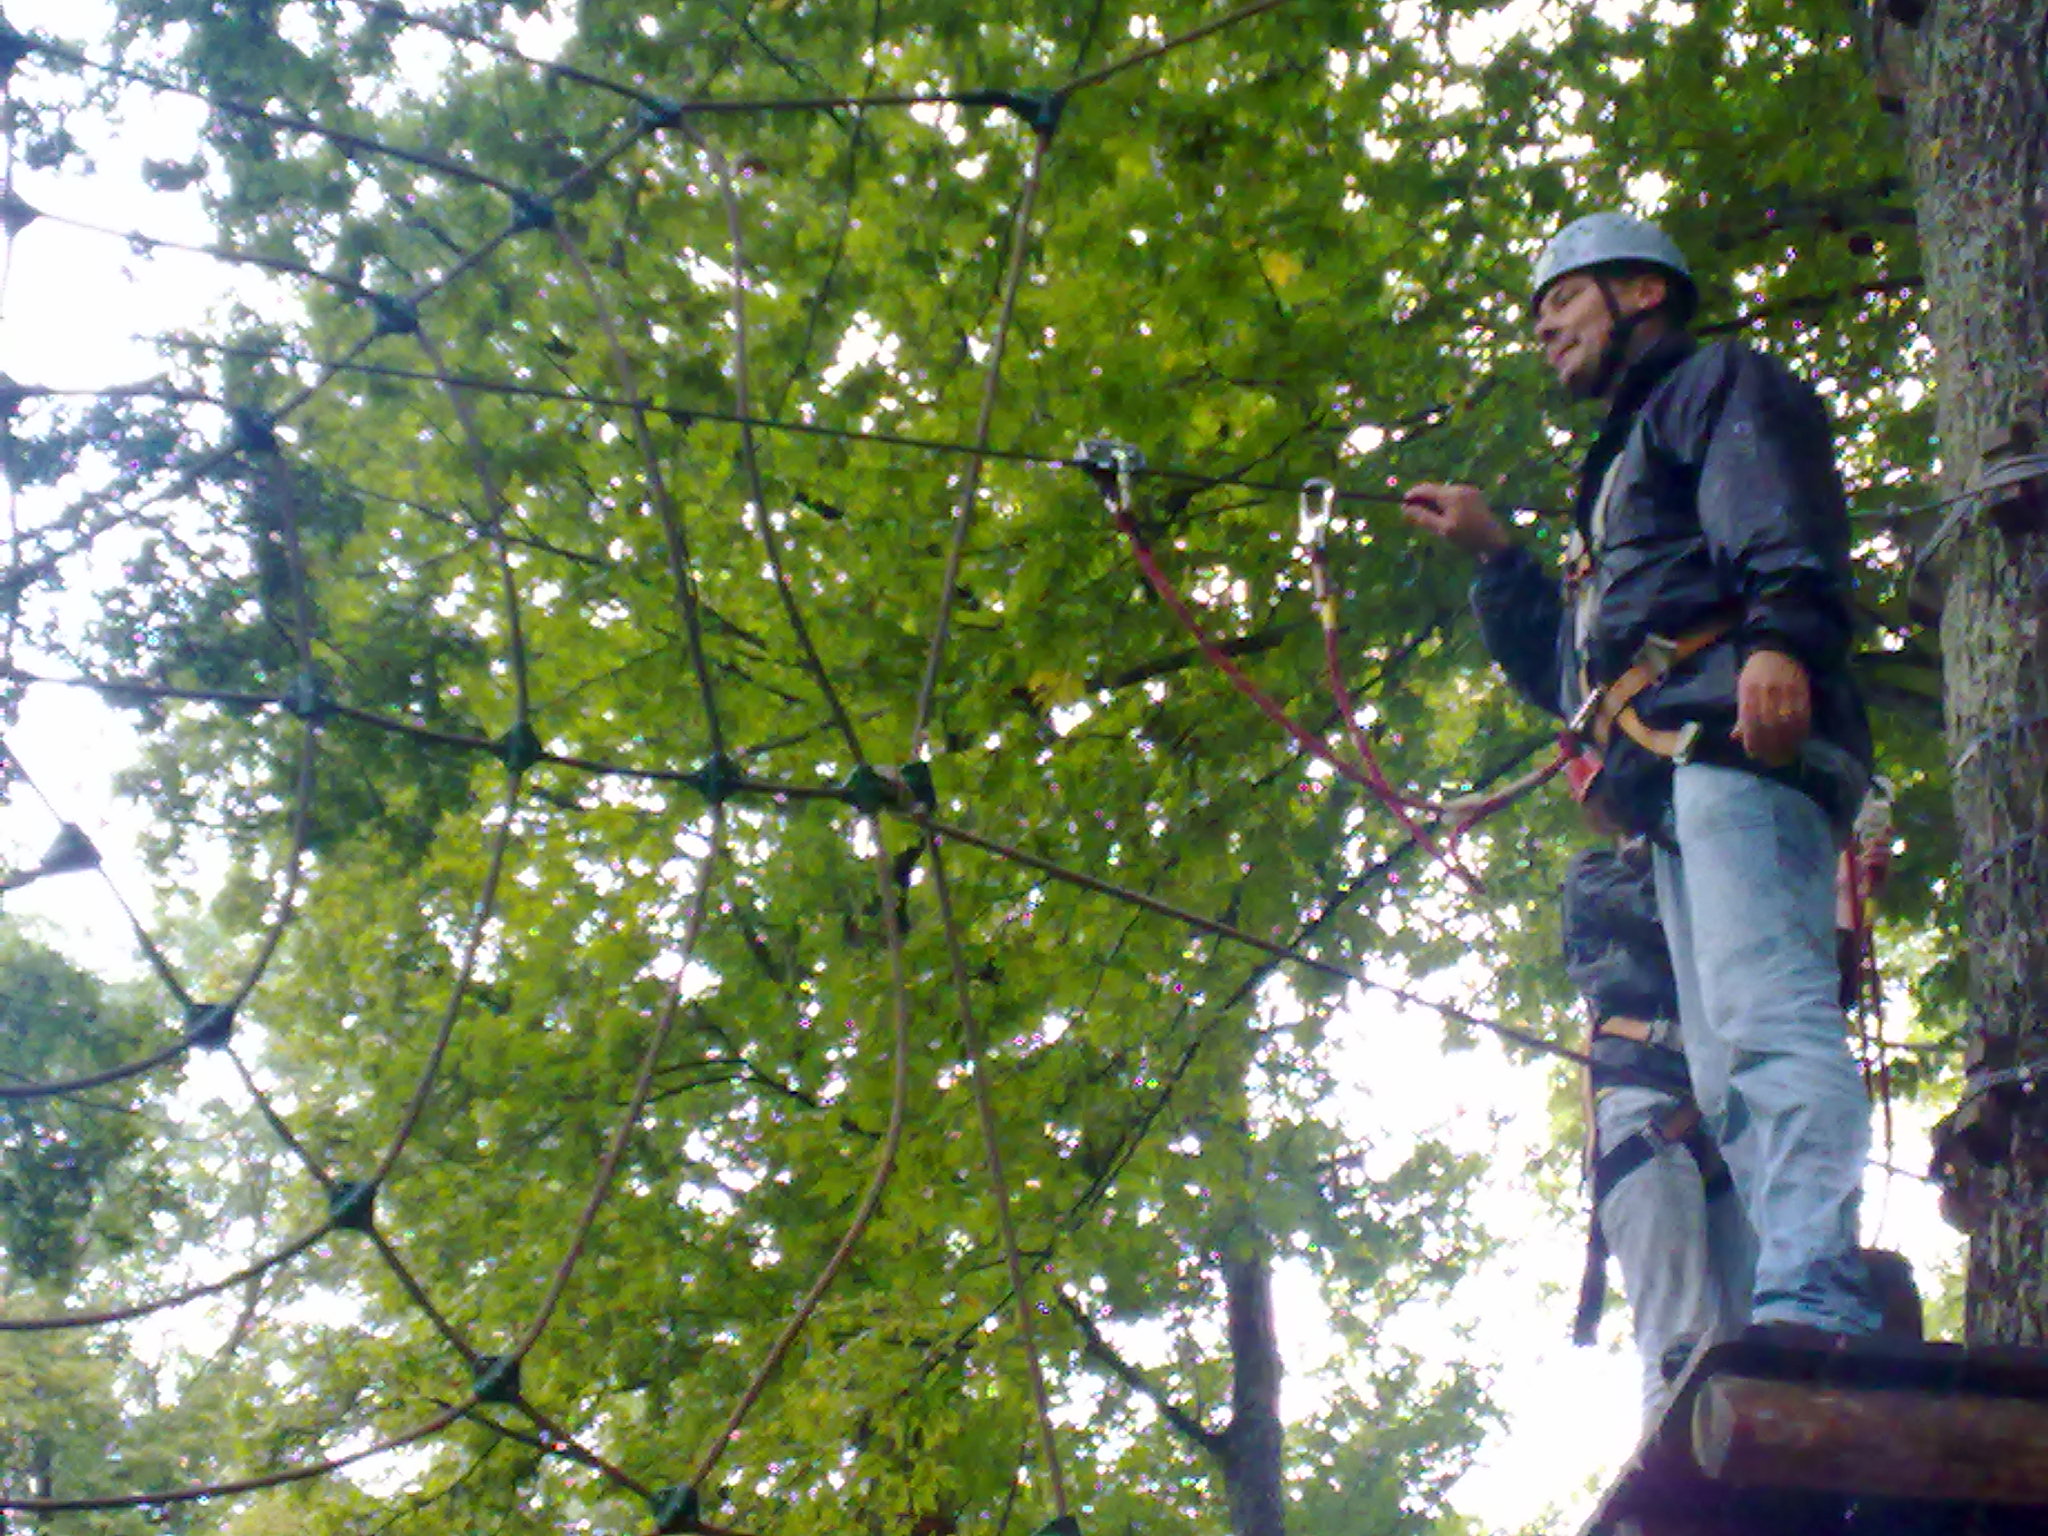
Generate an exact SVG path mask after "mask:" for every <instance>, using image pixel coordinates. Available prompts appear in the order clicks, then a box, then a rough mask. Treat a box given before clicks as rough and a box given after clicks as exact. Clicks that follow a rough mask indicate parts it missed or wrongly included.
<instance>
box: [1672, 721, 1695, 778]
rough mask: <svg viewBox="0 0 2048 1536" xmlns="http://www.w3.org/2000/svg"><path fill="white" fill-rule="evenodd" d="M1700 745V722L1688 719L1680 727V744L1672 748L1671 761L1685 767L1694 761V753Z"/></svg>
mask: <svg viewBox="0 0 2048 1536" xmlns="http://www.w3.org/2000/svg"><path fill="white" fill-rule="evenodd" d="M1699 745H1700V723H1699V721H1697V720H1688V721H1686V722H1685V724H1683V725H1681V726H1680V727H1679V728H1678V744H1677V745H1676V746H1674V747H1673V748H1672V749H1671V761H1672V762H1673V763H1674V764H1675V765H1676V766H1678V767H1680V768H1683V767H1684V766H1685V765H1686V764H1687V763H1689V762H1691V761H1692V758H1693V754H1694V753H1695V752H1697V751H1698V750H1699Z"/></svg>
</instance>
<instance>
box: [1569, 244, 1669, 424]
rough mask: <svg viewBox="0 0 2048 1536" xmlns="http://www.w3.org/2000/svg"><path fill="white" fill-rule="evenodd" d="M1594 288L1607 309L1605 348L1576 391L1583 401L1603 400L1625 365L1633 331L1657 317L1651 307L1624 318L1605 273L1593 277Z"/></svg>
mask: <svg viewBox="0 0 2048 1536" xmlns="http://www.w3.org/2000/svg"><path fill="white" fill-rule="evenodd" d="M1593 286H1594V287H1596V288H1598V289H1599V290H1600V301H1601V302H1602V303H1603V304H1605V305H1606V306H1607V322H1608V324H1607V344H1606V345H1605V346H1603V347H1602V348H1601V349H1600V357H1599V360H1598V361H1597V362H1596V363H1595V364H1594V368H1593V376H1592V377H1591V378H1590V379H1588V380H1587V381H1586V382H1585V384H1584V385H1582V386H1581V387H1580V388H1579V389H1578V390H1577V391H1575V393H1577V394H1578V395H1579V396H1580V398H1581V399H1586V400H1599V399H1603V398H1605V396H1606V394H1607V391H1608V390H1610V389H1612V388H1613V387H1614V381H1615V380H1616V379H1618V378H1620V377H1621V370H1622V369H1623V368H1624V367H1626V366H1627V364H1628V347H1629V343H1630V342H1631V341H1632V340H1634V338H1635V334H1636V328H1637V327H1638V326H1640V325H1641V324H1642V323H1643V322H1644V321H1645V320H1647V319H1649V317H1650V316H1651V315H1652V314H1654V313H1656V309H1655V307H1654V306H1653V307H1652V308H1650V309H1639V310H1637V311H1636V312H1635V313H1634V314H1632V315H1624V314H1623V313H1622V312H1621V305H1620V304H1619V303H1617V302H1616V300H1615V297H1614V284H1613V283H1611V282H1610V281H1608V279H1607V276H1606V274H1605V273H1601V272H1595V273H1594V274H1593Z"/></svg>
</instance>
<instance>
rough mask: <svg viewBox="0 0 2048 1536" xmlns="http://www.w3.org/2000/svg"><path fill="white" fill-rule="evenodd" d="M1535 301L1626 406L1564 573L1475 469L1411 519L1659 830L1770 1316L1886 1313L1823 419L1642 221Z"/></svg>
mask: <svg viewBox="0 0 2048 1536" xmlns="http://www.w3.org/2000/svg"><path fill="white" fill-rule="evenodd" d="M1531 298H1532V304H1533V310H1534V328H1535V334H1536V340H1537V342H1538V344H1539V345H1540V346H1541V347H1542V348H1543V353H1544V357H1545V359H1546V361H1547V362H1548V364H1549V366H1550V368H1551V370H1552V371H1553V372H1554V373H1555V374H1556V376H1557V378H1558V380H1559V381H1560V382H1561V383H1562V384H1563V385H1564V386H1565V388H1566V389H1567V390H1568V391H1569V392H1570V393H1571V394H1572V395H1573V396H1574V397H1576V398H1580V399H1597V400H1601V401H1604V402H1605V403H1606V406H1607V413H1606V418H1605V420H1604V422H1603V423H1602V426H1601V428H1600V431H1599V434H1598V436H1597V437H1596V438H1595V440H1594V442H1593V444H1592V447H1591V449H1590V451H1589V452H1588V453H1587V456H1586V459H1585V463H1584V466H1583V468H1582V471H1581V476H1580V483H1579V490H1578V496H1577V501H1576V505H1575V508H1574V516H1575V521H1576V523H1577V527H1578V532H1579V537H1580V542H1581V545H1582V551H1581V556H1582V557H1581V559H1580V560H1579V561H1578V562H1577V563H1576V568H1575V569H1574V570H1573V571H1572V572H1571V573H1570V575H1571V580H1570V582H1569V584H1568V586H1567V588H1566V590H1565V591H1564V592H1560V590H1559V588H1558V587H1557V586H1556V584H1555V583H1554V582H1553V581H1552V580H1551V579H1550V578H1549V576H1548V575H1547V574H1546V573H1545V572H1544V571H1543V570H1542V569H1541V567H1540V566H1539V564H1538V562H1537V561H1536V559H1535V558H1534V557H1533V556H1532V555H1531V554H1529V553H1528V552H1527V551H1526V550H1524V549H1522V548H1521V547H1520V546H1519V545H1518V544H1517V543H1516V542H1515V540H1514V539H1513V537H1512V536H1511V535H1510V534H1509V532H1508V530H1507V529H1506V527H1505V526H1503V525H1502V523H1501V522H1500V521H1499V519H1497V518H1496V517H1495V516H1494V515H1493V513H1492V512H1491V511H1490V510H1489V509H1488V508H1487V505H1486V502H1485V499H1484V498H1483V497H1482V496H1481V495H1480V493H1479V492H1478V491H1477V490H1476V489H1474V488H1473V487H1471V486H1468V485H1418V486H1416V487H1414V488H1413V489H1412V490H1411V491H1409V492H1408V497H1407V506H1406V508H1405V511H1406V515H1407V516H1408V518H1409V519H1410V521H1412V522H1413V523H1414V524H1416V525H1417V526H1418V527H1420V528H1423V529H1425V530H1426V531H1428V532H1430V533H1432V534H1434V535H1436V536H1437V537H1439V538H1442V539H1444V540H1446V541H1447V542H1449V543H1451V544H1452V545H1454V546H1456V547H1458V548H1460V549H1462V550H1464V551H1466V552H1467V553H1469V554H1471V555H1473V556H1474V557H1475V558H1476V559H1477V560H1478V561H1479V566H1480V569H1479V574H1478V577H1477V579H1476V580H1475V582H1474V585H1473V605H1474V608H1475V609H1476V611H1477V613H1478V616H1479V620H1480V627H1481V631H1482V633H1483V635H1484V637H1485V641H1486V645H1487V648H1488V650H1489V651H1490V652H1491V653H1492V655H1493V657H1494V659H1495V660H1496V661H1497V662H1499V663H1500V665H1501V666H1502V667H1503V668H1504V669H1505V670H1506V672H1507V673H1508V676H1509V677H1510V679H1511V680H1512V681H1513V682H1514V683H1515V684H1516V685H1517V686H1518V688H1519V689H1520V690H1521V691H1522V692H1523V693H1524V694H1526V695H1527V696H1528V697H1529V698H1530V699H1531V700H1532V701H1534V702H1535V703H1537V704H1539V705H1541V706H1542V707H1544V708H1546V709H1549V710H1551V711H1552V712H1554V713H1556V714H1559V715H1561V716H1564V717H1566V718H1567V719H1575V723H1577V724H1578V725H1579V726H1580V727H1581V729H1582V730H1583V731H1584V732H1585V733H1586V734H1588V735H1590V736H1591V737H1592V738H1593V739H1594V740H1595V741H1596V742H1597V743H1598V746H1599V751H1600V761H1601V768H1600V773H1599V776H1598V779H1597V781H1596V783H1595V785H1594V788H1593V793H1594V795H1595V796H1596V797H1597V799H1598V801H1599V803H1600V807H1601V809H1602V811H1603V812H1604V813H1605V814H1606V815H1607V816H1609V817H1610V818H1612V819H1613V820H1614V821H1616V822H1618V823H1619V824H1620V825H1621V826H1622V827H1623V828H1625V829H1626V830H1628V831H1631V832H1634V833H1637V834H1640V835H1643V836H1647V837H1648V838H1650V840H1651V841H1652V843H1653V844H1654V845H1655V854H1654V858H1655V867H1656V883H1657V898H1658V908H1659V911H1660V914H1661V916H1662V919H1663V923H1664V929H1665V934H1666V937H1667V939H1668V940H1669V943H1670V948H1671V957H1672V963H1673V969H1674V972H1675V974H1676V978H1677V983H1678V997H1679V1016H1680V1020H1681V1024H1682V1032H1683V1035H1684V1041H1685V1049H1686V1055H1687V1057H1688V1060H1689V1063H1690V1067H1691V1073H1692V1082H1693V1089H1694V1095H1695V1097H1696V1098H1697V1100H1698V1101H1699V1104H1700V1108H1701V1110H1702V1112H1703V1113H1704V1114H1705V1116H1706V1119H1707V1123H1708V1127H1709V1129H1710V1130H1711V1131H1712V1133H1713V1135H1714V1139H1715V1141H1716V1142H1717V1143H1718V1145H1719V1146H1720V1149H1721V1153H1722V1156H1723V1157H1724V1158H1725V1159H1726V1160H1727V1163H1728V1167H1729V1171H1730V1173H1731V1175H1732V1176H1733V1179H1734V1182H1735V1188H1736V1191H1737V1194H1738V1196H1739V1197H1740V1199H1741V1202H1742V1207H1743V1210H1744V1211H1745V1213H1746V1214H1747V1215H1748V1217H1749V1220H1750V1224H1751V1226H1752V1228H1753V1229H1754V1231H1755V1234H1756V1239H1757V1261H1756V1269H1755V1281H1754V1288H1753V1291H1752V1294H1751V1298H1750V1317H1751V1326H1752V1328H1755V1329H1757V1330H1759V1331H1761V1332H1763V1333H1766V1334H1771V1335H1776V1336H1778V1337H1781V1338H1785V1339H1797V1340H1800V1341H1803V1342H1816V1343H1818V1342H1827V1341H1834V1340H1838V1339H1839V1338H1841V1337H1843V1336H1847V1335H1856V1334H1863V1333H1867V1332H1869V1331H1870V1330H1871V1329H1872V1328H1873V1327H1874V1326H1875V1324H1876V1316H1875V1313H1874V1310H1873V1308H1872V1306H1871V1303H1870V1301H1869V1299H1868V1297H1867V1295H1866V1277H1865V1273H1864V1266H1863V1265H1862V1263H1861V1261H1860V1260H1859V1259H1858V1257H1857V1253H1856V1214H1857V1197H1858V1190H1859V1188H1860V1185H1861V1181H1862V1174H1863V1166H1864V1161H1865V1158H1866V1156H1867V1152H1868V1148H1869V1141H1870V1106H1869V1102H1868V1100H1867V1099H1866V1098H1865V1096H1864V1092H1863V1086H1862V1082H1861V1080H1860V1078H1859V1076H1858V1073H1857V1071H1856V1067H1855V1064H1854V1062H1853V1061H1852V1059H1851V1057H1850V1054H1849V1049H1848V1044H1847V1040H1846V1038H1845V1026H1844V1020H1843V1016H1842V1011H1841V1008H1840V1006H1839V1004H1838V1002H1837V1000H1836V966H1835V937H1834V867H1835V852H1836V842H1837V839H1838V837H1839V836H1840V834H1841V833H1842V832H1843V831H1845V830H1846V827H1847V824H1848V822H1849V820H1850V818H1851V817H1852V816H1853V815H1854V811H1855V807H1856V804H1857V801H1858V799H1859V798H1860V796H1861V794H1862V792H1863V786H1864V784H1865V782H1866V781H1867V778H1868V771H1869V761H1870V739H1869V730H1868V726H1867V724H1866V723H1865V720H1864V716H1863V709H1862V703H1861V701H1860V699H1859V698H1858V697H1857V694H1856V691H1855V688H1854V686H1853V684H1852V683H1851V681H1850V678H1849V672H1848V656H1849V644H1850V615H1849V604H1848V589H1849V572H1848V560H1847V544H1848V523H1847V517H1846V511H1845V508H1844V505H1843V496H1842V488H1841V482H1840V479H1839V477H1838V476H1837V474H1836V472H1835V468H1834V462H1833V454H1832V449H1831V445H1830V439H1829V429H1828V423H1827V417H1826V413H1825V412H1824V411H1823V410H1822V408H1821V406H1820V403H1819V401H1818V400H1817V399H1816V397H1815V396H1814V394H1813V392H1812V390H1810V389H1809V388H1807V387H1806V386H1805V385H1804V384H1802V383H1801V382H1799V381H1798V380H1797V379H1795V378H1794V377H1793V376H1792V375H1791V374H1790V373H1789V372H1787V371H1786V369H1784V368H1783V367H1782V366H1781V365H1779V364H1778V363H1776V362H1774V361H1772V360H1771V359H1769V358H1767V357H1765V356H1763V355H1762V354H1760V353H1758V352H1755V351H1753V350H1751V349H1750V348H1748V347H1745V346H1742V345H1740V344H1737V343H1732V342H1721V343H1715V344H1713V345H1709V346H1700V345H1699V344H1697V343H1696V342H1694V341H1693V339H1692V338H1691V337H1690V336H1689V335H1687V333H1686V329H1685V327H1686V324H1687V322H1688V321H1689V320H1690V318H1691V316H1692V313H1693V310H1694V308H1695V306H1696V303H1697V292H1696V289H1695V286H1694V283H1693V279H1692V275H1691V272H1690V270H1689V268H1688V267H1687V265H1686V262H1685V258H1684V257H1683V256H1682V255H1681V254H1680V252H1679V251H1678V248H1677V247H1676V246H1675V245H1674V244H1673V243H1672V242H1671V240H1670V239H1669V238H1668V237H1667V236H1665V235H1664V233H1663V232H1662V231H1661V230H1659V229H1658V228H1656V226H1654V225H1652V224H1648V223H1646V222H1644V221H1643V220H1640V219H1636V218H1632V217H1629V216H1627V215H1624V214H1595V215H1593V216H1592V217H1590V218H1585V219H1580V220H1578V221H1577V222H1575V223H1573V224H1571V225H1569V226H1567V227H1566V228H1565V229H1564V230H1563V231H1562V232H1561V233H1560V234H1559V235H1558V236H1557V238H1556V239H1555V240H1554V241H1552V242H1551V244H1550V246H1549V247H1548V248H1547V249H1546V250H1545V251H1544V253H1543V256H1542V258H1541V260H1540V261H1539V262H1538V263H1537V267H1536V273H1535V281H1534V284H1533V292H1532V295H1531ZM1567 596H1569V599H1570V602H1569V605H1568V604H1567V602H1566V598H1567Z"/></svg>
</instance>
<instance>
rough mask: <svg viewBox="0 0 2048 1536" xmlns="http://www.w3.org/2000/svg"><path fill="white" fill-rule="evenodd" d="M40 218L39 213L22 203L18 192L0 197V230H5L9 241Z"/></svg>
mask: <svg viewBox="0 0 2048 1536" xmlns="http://www.w3.org/2000/svg"><path fill="white" fill-rule="evenodd" d="M41 217H42V215H41V214H40V213H38V212H36V210H35V209H33V208H31V207H30V206H29V205H28V204H27V203H25V202H23V201H22V198H21V194H20V193H19V192H9V193H8V194H7V195H6V196H4V197H0V230H5V231H6V232H7V238H8V239H10V240H12V239H13V238H14V237H15V236H16V235H18V234H20V233H21V232H22V231H23V230H24V229H27V228H28V227H29V225H31V224H33V223H35V221H36V220H37V219H39V218H41Z"/></svg>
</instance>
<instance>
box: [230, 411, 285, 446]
mask: <svg viewBox="0 0 2048 1536" xmlns="http://www.w3.org/2000/svg"><path fill="white" fill-rule="evenodd" d="M228 420H229V422H230V423H232V425H233V426H234V429H235V452H237V453H275V452H277V427H276V424H275V423H274V422H272V420H271V418H270V414H269V413H268V412H267V411H259V410H257V409H256V408H255V407H254V406H248V405H237V406H233V407H231V408H230V409H229V411H228Z"/></svg>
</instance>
